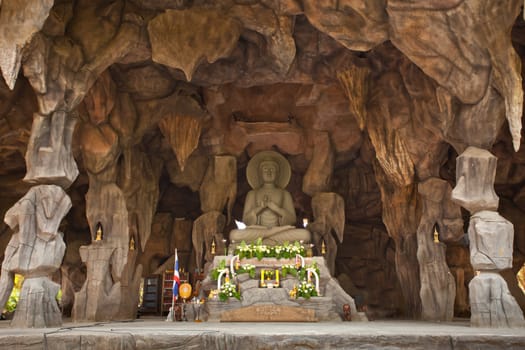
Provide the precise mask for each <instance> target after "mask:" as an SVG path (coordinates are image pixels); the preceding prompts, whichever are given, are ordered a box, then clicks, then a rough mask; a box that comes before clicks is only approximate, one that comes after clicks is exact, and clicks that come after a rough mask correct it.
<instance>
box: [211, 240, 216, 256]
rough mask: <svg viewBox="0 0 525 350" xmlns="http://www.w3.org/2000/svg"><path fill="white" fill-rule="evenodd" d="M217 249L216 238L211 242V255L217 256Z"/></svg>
mask: <svg viewBox="0 0 525 350" xmlns="http://www.w3.org/2000/svg"><path fill="white" fill-rule="evenodd" d="M215 247H216V244H215V238H214V239H213V240H212V241H211V254H212V255H215Z"/></svg>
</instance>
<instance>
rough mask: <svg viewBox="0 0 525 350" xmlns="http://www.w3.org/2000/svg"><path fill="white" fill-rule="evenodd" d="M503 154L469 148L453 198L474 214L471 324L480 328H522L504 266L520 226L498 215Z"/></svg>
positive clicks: (461, 161) (523, 322) (524, 322)
mask: <svg viewBox="0 0 525 350" xmlns="http://www.w3.org/2000/svg"><path fill="white" fill-rule="evenodd" d="M496 162H497V159H496V157H495V156H493V155H492V154H491V153H490V152H488V151H486V150H483V149H480V148H476V147H468V148H467V149H466V150H465V151H464V152H463V153H462V154H461V155H460V156H459V157H458V158H457V161H456V163H457V166H456V187H455V188H454V190H453V192H452V198H453V199H454V200H455V201H456V202H457V203H459V204H461V205H462V206H463V207H465V208H466V209H468V210H469V211H470V213H471V215H472V216H471V218H470V223H469V230H468V235H469V241H470V262H471V264H472V267H473V268H474V270H476V276H475V277H474V278H473V279H472V281H471V282H470V284H469V297H470V306H471V319H470V323H471V325H472V326H475V327H522V326H525V320H524V318H523V314H522V312H521V309H520V307H519V305H518V303H517V302H516V300H515V299H514V297H513V296H512V295H511V294H510V292H509V289H508V287H507V283H506V282H505V280H504V279H503V277H501V276H500V274H499V273H498V271H500V270H503V269H507V268H510V267H512V248H513V238H514V227H513V225H512V223H511V222H509V221H508V220H506V219H505V218H503V217H502V216H500V215H499V214H498V212H497V211H496V210H497V207H498V200H499V199H498V197H497V195H496V193H495V192H494V187H493V185H494V178H495V175H496Z"/></svg>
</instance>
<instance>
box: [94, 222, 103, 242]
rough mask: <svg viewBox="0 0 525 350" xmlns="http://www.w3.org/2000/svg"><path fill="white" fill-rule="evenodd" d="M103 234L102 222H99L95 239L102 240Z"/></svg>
mask: <svg viewBox="0 0 525 350" xmlns="http://www.w3.org/2000/svg"><path fill="white" fill-rule="evenodd" d="M103 235H104V234H103V233H102V224H101V223H100V222H99V223H98V224H97V235H96V236H95V241H101V240H102V236H103Z"/></svg>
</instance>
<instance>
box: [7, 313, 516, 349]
mask: <svg viewBox="0 0 525 350" xmlns="http://www.w3.org/2000/svg"><path fill="white" fill-rule="evenodd" d="M0 349H39V350H40V349H53V350H54V349H60V350H61V349H64V350H66V349H67V350H71V349H250V350H255V349H424V350H432V349H455V350H457V349H481V350H485V349H486V350H489V349H506V350H510V349H525V328H520V329H486V328H471V327H469V325H468V322H466V321H455V322H451V323H431V322H415V321H372V322H338V323H330V322H323V323H214V322H203V323H195V322H174V323H173V322H165V321H164V320H163V319H160V318H142V319H139V320H136V321H133V322H108V323H85V324H79V323H70V322H65V323H64V325H63V327H61V328H51V329H12V328H10V327H9V322H8V321H0Z"/></svg>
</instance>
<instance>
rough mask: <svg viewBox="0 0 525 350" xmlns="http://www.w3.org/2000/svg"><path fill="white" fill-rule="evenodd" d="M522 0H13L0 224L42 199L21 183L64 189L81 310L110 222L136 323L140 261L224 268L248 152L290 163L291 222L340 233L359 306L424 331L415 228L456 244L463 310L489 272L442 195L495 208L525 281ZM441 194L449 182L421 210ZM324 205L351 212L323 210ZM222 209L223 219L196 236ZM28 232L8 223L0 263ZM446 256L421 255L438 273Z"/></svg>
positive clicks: (68, 269)
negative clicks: (214, 261)
mask: <svg viewBox="0 0 525 350" xmlns="http://www.w3.org/2000/svg"><path fill="white" fill-rule="evenodd" d="M522 4H523V3H522V2H521V1H519V0H509V1H507V2H502V1H492V0H479V1H477V0H476V1H474V0H446V1H424V0H413V1H402V0H389V1H384V0H370V1H368V0H367V1H364V0H359V1H346V2H334V1H313V0H287V1H273V0H271V1H270V0H261V1H256V0H251V1H225V0H224V1H214V2H202V1H185V0H177V1H175V0H116V1H110V2H108V1H104V0H79V1H71V0H56V1H54V2H52V1H44V0H38V1H37V0H23V1H22V0H21V1H14V0H3V1H1V4H0V6H1V7H0V47H2V48H3V50H1V51H2V53H1V54H0V69H1V70H2V74H3V76H4V78H5V81H6V82H7V83H6V84H4V83H3V82H2V83H1V84H0V193H2V201H1V203H0V214H2V215H4V214H5V213H6V211H7V210H8V209H9V208H10V207H12V206H13V205H14V204H15V203H16V202H17V201H18V200H19V199H20V198H21V197H23V196H24V195H25V194H26V193H27V192H28V191H29V189H30V186H29V185H28V184H27V183H23V181H22V179H23V178H24V176H25V179H26V181H28V182H30V183H36V184H56V185H59V186H62V187H63V188H68V191H69V192H70V193H71V198H72V201H73V210H72V211H71V213H70V214H69V215H67V216H66V217H65V219H64V222H63V231H64V233H65V237H66V240H67V243H68V245H70V246H71V249H69V248H68V250H67V253H66V255H67V256H68V258H67V259H66V260H65V261H64V264H63V266H62V271H63V276H62V282H63V283H62V284H63V286H64V288H66V289H68V292H67V295H68V298H69V301H68V303H71V302H72V300H71V296H72V295H73V291H74V292H77V293H78V292H79V289H80V288H79V285H81V284H83V283H84V278H85V277H84V276H85V272H84V270H85V266H83V265H82V262H81V261H82V260H81V259H80V256H79V252H78V247H80V246H82V245H84V246H86V244H88V242H89V241H91V240H92V239H94V238H95V235H94V231H93V230H94V226H95V225H96V224H97V222H98V221H99V220H101V221H103V225H104V231H105V233H106V234H107V236H106V238H107V241H106V240H104V241H103V242H104V243H102V246H103V247H104V249H106V248H108V249H114V252H113V253H112V254H113V255H111V254H109V253H108V254H106V255H108V257H105V258H104V259H102V260H103V261H105V263H106V264H107V263H108V261H111V264H112V268H111V269H110V270H111V272H108V271H109V270H108V271H99V272H97V271H94V270H93V271H91V272H89V271H88V272H89V276H90V277H89V278H92V276H94V275H93V274H94V273H97V274H99V273H104V274H106V276H109V275H111V278H112V279H113V281H112V283H113V284H115V283H121V287H119V288H120V289H121V292H120V293H124V294H126V295H129V299H127V300H125V301H124V302H122V303H121V302H118V301H117V300H116V299H115V301H114V302H115V303H116V304H118V305H119V308H120V310H118V311H115V312H113V311H111V312H109V313H110V314H111V315H116V314H117V313H118V314H119V315H121V316H119V317H124V315H132V314H133V313H134V307H135V306H133V304H134V300H135V297H136V296H137V293H138V290H137V287H136V286H137V281H138V278H139V275H140V274H141V272H139V271H140V269H141V267H140V265H142V274H143V275H148V274H149V273H150V272H152V271H155V270H157V269H158V268H159V266H164V264H165V263H166V261H167V260H166V259H168V258H169V257H170V256H171V255H172V254H173V250H174V249H175V248H178V249H179V252H180V261H181V265H182V267H184V268H185V269H187V270H189V271H193V269H194V268H195V266H196V265H197V261H196V259H195V257H196V256H197V255H198V256H200V257H202V256H204V253H205V252H204V249H206V254H209V247H207V248H205V241H206V242H208V241H209V240H210V238H211V237H215V239H216V240H217V249H219V247H222V245H223V241H222V240H223V237H225V236H223V234H224V232H229V231H230V230H231V229H232V228H233V221H230V220H229V219H230V216H231V218H232V219H240V218H241V217H242V208H243V201H244V198H245V196H246V193H247V192H248V190H249V186H248V184H247V183H246V180H245V179H244V176H242V174H244V170H245V167H246V163H247V161H248V159H249V158H250V157H251V156H253V155H254V154H255V153H256V152H259V151H261V150H275V151H278V152H279V153H281V154H283V155H284V156H285V157H286V158H287V159H288V160H289V161H290V164H291V166H292V178H291V182H290V186H289V190H290V192H291V193H292V196H293V199H294V207H295V210H296V212H297V218H298V219H297V221H298V222H297V223H296V226H300V225H301V221H302V219H303V218H307V219H310V220H312V219H313V220H314V224H315V225H320V226H322V227H321V228H320V229H319V232H323V233H324V234H325V235H326V232H328V231H330V232H331V231H333V232H335V233H336V236H337V238H336V237H335V236H334V235H333V234H330V235H328V236H327V237H329V238H330V237H331V239H333V242H332V241H331V242H328V244H329V245H330V248H329V256H328V258H329V260H330V266H331V269H333V270H334V271H335V274H336V275H337V276H336V277H338V279H339V280H340V281H342V283H341V284H342V285H343V286H344V288H345V289H346V290H347V291H348V292H349V293H350V294H351V295H352V296H353V297H355V299H356V303H357V304H358V308H361V309H362V310H364V311H366V312H368V313H369V316H370V317H372V318H374V317H375V318H383V317H396V316H400V315H401V314H405V316H406V315H409V316H410V317H413V318H419V317H420V316H421V311H422V308H421V297H420V290H421V288H420V286H421V280H420V279H421V278H420V276H421V275H420V272H424V271H420V270H419V264H418V259H417V251H418V243H417V242H418V240H417V235H418V233H421V234H423V236H424V237H425V238H426V240H427V241H428V238H429V237H428V234H429V233H430V231H432V228H431V227H434V224H435V223H437V225H438V227H439V237H440V240H441V242H442V243H440V244H439V245H435V244H434V243H431V242H429V244H430V247H432V248H437V246H439V247H442V246H443V244H446V245H447V251H446V258H447V264H448V266H449V268H450V270H451V273H452V274H453V275H454V277H455V280H456V284H457V286H456V290H457V293H456V302H455V315H456V316H458V315H461V316H468V314H469V305H468V298H467V295H468V292H469V290H468V283H469V282H470V280H471V279H472V277H473V274H474V273H473V269H472V266H471V265H470V262H469V259H468V253H467V252H468V248H467V247H466V246H465V242H466V240H465V239H464V237H463V231H464V229H463V228H462V227H461V222H460V221H461V220H460V216H461V215H460V211H459V208H458V206H457V204H452V203H450V202H449V201H445V200H444V199H443V198H444V197H441V196H442V194H443V193H446V194H445V195H444V196H448V193H449V190H443V188H442V187H441V186H444V185H443V184H444V181H446V182H448V183H450V185H451V186H453V187H455V190H454V198H455V199H456V200H457V202H456V203H459V204H460V205H462V206H464V207H465V208H466V209H467V210H469V211H471V213H472V214H474V213H476V212H479V211H481V210H497V209H498V204H499V206H500V208H499V210H500V212H501V216H502V217H504V218H505V219H507V220H509V221H510V222H511V223H512V224H513V225H514V231H515V233H514V234H515V238H514V244H513V245H512V244H511V243H510V241H507V242H506V243H505V244H506V245H505V250H506V251H507V252H506V253H505V254H506V256H507V260H506V261H505V264H504V265H505V266H509V267H510V266H511V267H512V270H509V272H508V276H507V277H506V278H507V279H508V280H512V277H513V276H512V275H513V274H514V275H515V273H516V272H517V271H518V270H519V269H520V268H521V266H522V265H523V263H524V262H525V248H523V247H525V245H524V242H525V238H524V237H525V226H524V225H523V218H524V217H525V216H524V215H523V214H524V212H525V199H524V198H525V187H524V185H523V184H524V183H525V175H524V174H525V153H524V152H525V150H524V147H521V149H519V150H518V148H519V146H520V145H521V141H520V136H521V134H520V130H521V120H522V117H523V111H522V100H523V88H522V78H521V61H522V59H523V57H525V40H524V39H523V38H524V37H525V30H524V28H525V22H524V20H523V17H522V16H519V12H520V10H521V6H522ZM20 68H21V69H20ZM19 70H20V71H21V72H23V75H22V74H18V71H19ZM17 75H18V78H16V77H17ZM77 121H78V122H77ZM515 150H518V151H517V152H515ZM489 153H490V154H492V155H493V156H492V155H489ZM458 154H461V156H460V160H459V162H458V164H456V161H455V158H456V157H457V155H458ZM467 158H468V159H467ZM496 159H497V162H496ZM77 164H78V165H77ZM471 166H476V167H477V168H476V170H475V171H472V170H473V169H471V168H470V167H471ZM456 173H457V174H458V176H457V178H456V176H455V174H456ZM212 175H213V176H212ZM428 179H441V180H439V181H436V182H435V183H434V182H433V181H434V180H432V181H431V183H432V185H426V186H428V189H427V190H428V191H425V193H427V194H428V196H427V197H425V196H424V195H423V194H420V193H419V192H418V191H419V190H420V189H421V186H422V184H424V183H426V181H428ZM420 185H421V186H420ZM106 189H109V191H106ZM106 192H108V193H109V194H108V193H106ZM86 193H88V195H87V199H85V198H84V196H85V195H86ZM325 193H337V195H339V196H341V198H343V200H344V201H343V202H342V203H341V201H340V200H337V201H336V202H337V203H335V204H337V205H335V204H334V206H332V205H330V206H326V205H323V204H319V203H318V202H316V198H317V196H318V195H319V194H325ZM434 194H435V195H434ZM424 197H425V198H427V199H428V198H430V197H436V198H437V197H439V198H441V199H442V200H441V201H440V204H439V205H437V204H436V205H435V206H434V205H433V203H434V202H432V201H431V202H432V206H433V207H435V208H436V210H437V208H438V207H439V210H438V211H439V215H437V213H436V215H437V216H439V218H438V219H434V218H433V219H429V212H428V211H427V212H425V210H423V209H424V206H425V201H427V199H425V198H424ZM320 203H325V201H320ZM427 204H428V205H429V206H430V204H431V203H430V202H428V203H427ZM329 207H330V208H332V207H333V208H334V209H335V210H334V212H333V213H332V212H331V213H329V214H326V213H324V214H319V212H320V211H323V210H327V209H328V208H329ZM208 213H215V214H214V215H216V216H217V217H216V218H215V219H213V220H209V225H210V226H209V227H205V226H206V225H204V226H203V225H200V224H199V225H198V226H199V227H200V228H199V229H198V230H197V231H198V232H199V233H198V234H197V233H195V234H194V235H193V236H192V232H191V231H192V230H191V228H192V225H193V224H194V222H195V221H196V220H197V219H198V218H199V217H201V216H202V215H206V214H208ZM221 215H222V216H223V217H226V216H227V217H228V220H226V219H224V220H223V217H221ZM86 216H87V218H86ZM431 216H433V215H431ZM219 217H220V218H221V219H220V220H219V219H217V218H219ZM321 217H323V218H324V217H326V218H331V219H334V222H332V223H330V224H326V222H327V221H326V220H325V221H326V222H325V223H323V222H322V221H323V220H321V219H320V218H321ZM336 217H337V220H335V218H336ZM155 218H157V219H155ZM463 219H464V220H466V216H465V213H463ZM157 220H158V221H157ZM117 221H118V223H116V222H117ZM335 221H337V223H335ZM227 222H229V223H227ZM112 223H115V225H116V226H118V228H116V227H115V228H114V227H112V226H114V225H113V224H112ZM315 225H314V227H315ZM152 226H153V228H152ZM222 226H224V227H222ZM343 227H344V229H343ZM219 228H220V230H219ZM197 231H196V232H197ZM212 231H214V232H212ZM489 231H490V230H489ZM494 232H496V231H494ZM11 233H12V231H11V230H10V229H9V228H8V227H7V226H6V225H5V224H1V225H0V252H3V251H4V248H5V247H6V246H7V245H8V242H9V239H10V238H11ZM195 235H200V236H198V237H195ZM88 236H91V237H88ZM132 238H133V240H134V241H135V247H136V250H135V251H130V250H129V247H130V242H131V239H132ZM194 240H197V242H196V244H197V245H196V247H193V242H194ZM328 240H330V239H328ZM338 242H342V243H341V244H338ZM97 244H98V243H97ZM99 245H100V244H99ZM106 245H107V246H106ZM197 247H200V248H198V249H197ZM335 247H337V250H336V249H335ZM317 248H319V247H318V243H316V247H314V250H317ZM101 249H102V248H101ZM511 250H512V251H511ZM82 251H85V249H84V248H83V250H82ZM336 251H337V253H336ZM442 251H443V249H442V248H439V249H428V250H427V253H428V254H426V255H425V256H426V258H427V260H428V261H437V260H436V259H438V260H439V261H441V262H440V263H439V264H440V266H443V252H442ZM509 251H511V253H512V254H511V255H509V254H508V252H509ZM92 253H93V257H91V258H89V259H87V260H86V259H84V260H86V261H93V259H95V258H94V257H95V256H97V254H98V253H95V251H93V252H92ZM197 253H198V254H197ZM83 254H84V255H85V254H87V253H83ZM90 254H91V253H90ZM100 254H102V253H100ZM331 254H333V255H331ZM73 255H74V256H73ZM88 255H89V254H88ZM102 255H103V254H102ZM511 256H512V258H511ZM0 257H1V256H0ZM200 257H197V260H199V261H201V262H203V261H204V260H206V261H209V260H210V259H211V257H210V256H208V257H206V258H200ZM4 258H5V254H4ZM112 259H113V260H112ZM89 264H91V263H89ZM443 267H444V266H443ZM422 270H423V269H422ZM108 274H109V275H108ZM423 275H427V276H428V274H425V273H423ZM101 276H102V275H101ZM89 278H88V280H89ZM98 279H100V276H99V277H96V278H95V280H98ZM514 280H515V279H514ZM343 282H344V283H343ZM112 283H110V285H111V286H109V287H108V288H110V289H111V288H113V287H112V285H113V284H112ZM513 283H514V284H511V285H509V286H510V288H509V289H510V291H511V293H514V294H516V293H521V294H519V295H518V296H516V295H515V298H516V300H518V301H519V300H522V302H520V305H522V307H523V305H525V304H524V303H523V300H524V297H523V293H522V292H521V290H520V289H519V288H518V287H517V284H515V282H513ZM423 284H424V283H423ZM88 285H89V283H88ZM90 288H91V287H90ZM93 290H96V288H94V289H93ZM94 293H95V292H94ZM97 293H98V292H97ZM95 294H96V293H95ZM101 295H104V297H102V296H101V297H100V298H101V299H103V298H107V293H105V292H104V293H102V294H101ZM115 295H116V294H115ZM115 298H117V297H115ZM520 298H521V299H520ZM66 299H67V298H66ZM95 299H97V297H95ZM84 300H87V299H84ZM104 302H105V301H104ZM126 302H129V304H128V305H125V303H126ZM99 307H100V308H101V309H104V307H103V305H102V304H101V305H99V306H97V308H99ZM124 309H126V310H124ZM94 314H96V312H94ZM97 317H99V316H97ZM104 317H105V318H107V317H108V316H104ZM111 317H114V316H111ZM111 317H110V318H111ZM126 317H127V316H126Z"/></svg>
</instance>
